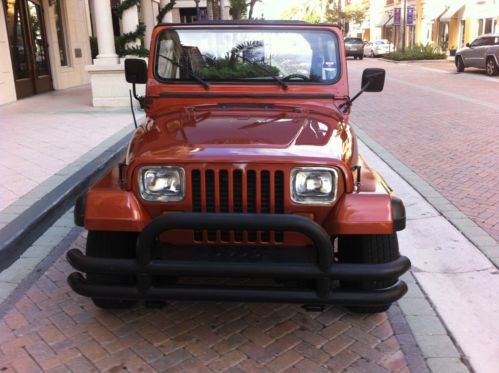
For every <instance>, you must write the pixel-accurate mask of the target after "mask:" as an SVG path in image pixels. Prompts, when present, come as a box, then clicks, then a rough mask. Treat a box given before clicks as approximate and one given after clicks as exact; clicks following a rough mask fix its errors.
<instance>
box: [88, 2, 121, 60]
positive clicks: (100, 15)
mask: <svg viewBox="0 0 499 373" xmlns="http://www.w3.org/2000/svg"><path fill="white" fill-rule="evenodd" d="M93 9H94V12H95V20H96V25H95V26H96V28H97V41H98V43H99V54H98V55H97V58H96V59H95V60H94V64H96V65H109V64H117V63H118V62H119V59H118V55H117V54H116V48H115V46H114V32H113V19H112V15H111V1H110V0H94V1H93Z"/></svg>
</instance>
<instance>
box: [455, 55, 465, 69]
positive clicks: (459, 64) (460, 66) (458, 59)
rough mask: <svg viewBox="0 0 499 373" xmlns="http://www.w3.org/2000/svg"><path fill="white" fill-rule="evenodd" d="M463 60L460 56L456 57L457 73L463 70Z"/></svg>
mask: <svg viewBox="0 0 499 373" xmlns="http://www.w3.org/2000/svg"><path fill="white" fill-rule="evenodd" d="M464 67H465V66H464V62H463V58H462V57H461V56H457V57H456V70H457V72H458V73H462V72H463V71H464Z"/></svg>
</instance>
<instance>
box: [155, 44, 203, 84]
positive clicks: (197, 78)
mask: <svg viewBox="0 0 499 373" xmlns="http://www.w3.org/2000/svg"><path fill="white" fill-rule="evenodd" d="M158 55H159V56H160V57H163V58H164V59H165V60H167V61H170V62H171V63H172V64H173V65H175V66H177V67H180V68H181V69H187V74H189V76H190V77H191V78H193V79H194V80H196V81H197V82H198V83H200V84H201V85H202V86H203V87H204V88H205V89H208V88H210V83H208V82H207V81H206V80H203V79H201V78H200V77H199V76H197V75H196V74H194V73H193V72H192V71H191V69H190V68H189V67H188V66H184V65H182V64H180V63H178V62H177V61H175V60H174V59H172V58H170V57H167V56H165V55H164V54H161V53H159V54H158Z"/></svg>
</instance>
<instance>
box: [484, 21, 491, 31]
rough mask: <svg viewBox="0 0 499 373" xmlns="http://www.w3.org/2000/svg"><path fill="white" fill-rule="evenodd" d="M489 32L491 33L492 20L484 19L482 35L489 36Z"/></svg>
mask: <svg viewBox="0 0 499 373" xmlns="http://www.w3.org/2000/svg"><path fill="white" fill-rule="evenodd" d="M491 32H492V18H486V19H485V30H484V34H490V33H491Z"/></svg>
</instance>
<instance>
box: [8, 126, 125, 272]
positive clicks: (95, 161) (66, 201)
mask: <svg viewBox="0 0 499 373" xmlns="http://www.w3.org/2000/svg"><path fill="white" fill-rule="evenodd" d="M132 129H133V126H132V125H131V124H130V126H127V127H125V128H124V129H123V130H121V131H119V132H118V133H116V134H115V135H114V136H112V137H111V138H110V139H108V140H106V141H104V142H103V143H102V144H100V145H98V146H97V147H95V148H94V149H92V150H91V151H89V152H88V153H86V154H85V155H83V156H82V157H80V158H79V159H77V160H76V161H75V162H73V163H72V164H70V165H68V166H67V167H65V168H64V169H63V170H61V171H59V172H58V173H56V174H55V175H53V176H52V177H50V178H49V179H48V180H47V181H45V182H43V183H42V184H40V185H39V186H37V187H36V188H35V189H33V191H30V192H28V193H27V194H26V195H25V196H24V197H21V198H20V200H19V201H16V203H14V204H13V206H12V205H11V206H8V207H7V208H6V209H4V210H3V211H1V212H0V215H11V216H14V217H13V218H12V219H11V220H10V221H9V222H8V223H7V224H6V225H5V226H4V227H3V228H2V229H0V272H1V271H3V270H4V269H6V268H8V267H9V266H10V265H11V264H12V263H14V262H15V261H16V260H17V259H18V258H19V257H20V256H21V255H22V254H23V253H24V252H25V251H26V250H27V249H28V248H29V247H30V245H31V244H32V243H33V242H35V241H36V239H37V238H38V237H40V236H41V235H42V233H43V232H44V231H45V230H46V229H47V228H48V227H50V226H51V225H52V224H53V223H54V222H55V221H56V220H57V219H58V218H59V217H60V216H61V215H62V214H63V213H64V212H65V211H66V210H67V209H68V208H69V207H70V206H71V205H73V204H74V202H75V200H76V198H77V197H78V196H79V195H80V194H82V193H83V192H84V191H85V190H86V189H87V188H88V187H89V186H90V185H92V184H93V183H95V181H97V180H98V179H99V178H101V177H102V176H103V175H104V174H105V173H106V172H107V170H109V169H110V168H111V167H113V166H114V165H116V164H117V163H118V162H119V161H120V160H121V159H122V158H123V157H124V155H125V152H126V149H127V146H128V142H129V139H130V136H131V134H132V133H133V130H132ZM110 142H111V144H109V143H110ZM96 151H97V152H99V151H101V152H100V153H97V154H94V153H96ZM88 158H90V159H89V160H88Z"/></svg>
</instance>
